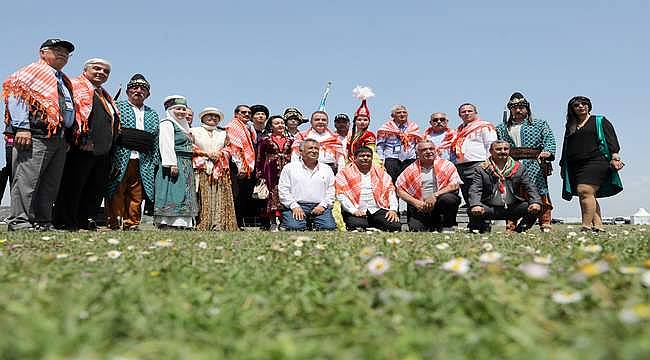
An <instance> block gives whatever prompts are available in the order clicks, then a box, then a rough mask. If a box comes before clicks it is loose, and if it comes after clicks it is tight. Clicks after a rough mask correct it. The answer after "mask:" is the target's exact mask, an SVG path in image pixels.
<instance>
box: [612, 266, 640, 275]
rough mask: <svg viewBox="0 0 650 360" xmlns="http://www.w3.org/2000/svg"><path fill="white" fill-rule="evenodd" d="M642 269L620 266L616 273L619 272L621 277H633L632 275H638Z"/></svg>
mask: <svg viewBox="0 0 650 360" xmlns="http://www.w3.org/2000/svg"><path fill="white" fill-rule="evenodd" d="M641 271H643V269H641V268H640V267H638V266H621V267H619V268H618V272H620V273H621V274H623V275H634V274H640V273H641Z"/></svg>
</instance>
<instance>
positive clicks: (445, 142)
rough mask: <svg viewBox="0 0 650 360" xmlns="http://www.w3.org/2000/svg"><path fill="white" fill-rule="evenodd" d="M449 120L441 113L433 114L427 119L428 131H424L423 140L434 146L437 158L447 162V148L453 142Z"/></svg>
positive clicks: (452, 131) (452, 132) (453, 133)
mask: <svg viewBox="0 0 650 360" xmlns="http://www.w3.org/2000/svg"><path fill="white" fill-rule="evenodd" d="M448 123H449V119H448V118H447V114H445V113H443V112H434V113H433V114H431V117H430V119H429V125H431V126H430V127H429V128H428V129H426V130H424V138H425V140H429V141H431V142H432V143H433V144H434V145H435V146H436V151H437V152H438V157H440V158H442V159H445V160H449V148H451V143H452V141H454V135H455V131H454V130H453V129H450V128H449V125H448Z"/></svg>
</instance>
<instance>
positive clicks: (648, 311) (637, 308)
mask: <svg viewBox="0 0 650 360" xmlns="http://www.w3.org/2000/svg"><path fill="white" fill-rule="evenodd" d="M618 319H619V320H620V321H621V322H624V323H626V324H636V323H638V322H640V321H641V320H648V319H650V304H636V305H634V306H630V307H627V308H625V309H622V310H621V311H620V312H619V313H618Z"/></svg>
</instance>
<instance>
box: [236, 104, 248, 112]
mask: <svg viewBox="0 0 650 360" xmlns="http://www.w3.org/2000/svg"><path fill="white" fill-rule="evenodd" d="M242 107H247V108H248V109H249V110H250V108H251V107H250V106H248V105H246V104H239V105H237V106H235V114H237V113H238V112H239V109H240V108H242Z"/></svg>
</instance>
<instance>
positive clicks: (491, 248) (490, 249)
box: [481, 243, 494, 251]
mask: <svg viewBox="0 0 650 360" xmlns="http://www.w3.org/2000/svg"><path fill="white" fill-rule="evenodd" d="M481 249H483V250H485V251H492V250H494V246H493V245H492V244H490V243H485V244H483V245H482V246H481Z"/></svg>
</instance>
